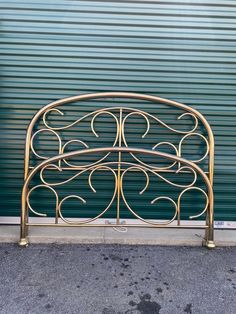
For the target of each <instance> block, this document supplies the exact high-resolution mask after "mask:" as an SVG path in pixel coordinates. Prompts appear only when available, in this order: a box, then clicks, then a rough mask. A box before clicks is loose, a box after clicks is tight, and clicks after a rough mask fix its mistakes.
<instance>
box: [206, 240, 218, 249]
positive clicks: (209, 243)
mask: <svg viewBox="0 0 236 314" xmlns="http://www.w3.org/2000/svg"><path fill="white" fill-rule="evenodd" d="M206 246H207V247H208V249H214V248H215V247H216V245H215V242H214V241H207V242H206Z"/></svg>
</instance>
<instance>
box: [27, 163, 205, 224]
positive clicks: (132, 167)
mask: <svg viewBox="0 0 236 314" xmlns="http://www.w3.org/2000/svg"><path fill="white" fill-rule="evenodd" d="M118 164H121V165H123V166H124V167H126V169H125V170H123V171H122V174H121V177H120V181H119V179H118V176H117V173H116V167H117V165H118ZM53 169H55V170H57V171H59V173H60V172H62V171H63V170H62V168H60V167H59V166H58V165H55V164H47V165H46V166H44V167H42V168H41V170H40V179H41V182H42V184H40V185H37V186H35V187H33V188H32V189H30V190H29V192H28V195H27V204H28V206H29V209H30V211H32V212H33V213H34V214H35V215H38V216H46V214H44V213H39V212H38V211H36V210H35V209H33V208H32V206H31V204H30V200H29V199H30V195H31V193H32V192H33V191H34V190H35V189H38V188H47V189H49V190H51V191H52V192H53V193H54V195H55V197H56V205H55V213H56V220H57V221H58V218H61V220H62V221H63V222H64V223H66V224H75V225H80V224H88V223H91V222H93V221H96V220H97V219H98V218H100V217H102V216H103V215H104V214H105V213H106V212H107V211H108V210H109V208H110V207H111V206H112V204H113V203H114V201H115V199H116V197H117V195H118V190H120V195H121V198H122V200H123V202H124V204H125V206H126V208H127V209H128V210H129V212H131V213H132V214H133V216H134V217H135V218H137V219H139V220H141V221H142V222H143V223H145V224H150V225H153V226H159V225H160V226H161V225H168V224H171V223H172V222H173V221H174V220H175V219H176V217H178V218H179V217H180V213H181V198H182V196H183V195H184V194H185V193H186V192H187V191H190V190H197V191H200V192H201V193H202V194H203V195H204V196H205V199H206V203H205V207H204V209H203V210H202V212H201V213H199V214H197V215H192V216H190V217H189V218H190V219H194V218H199V217H200V216H202V215H203V214H204V213H205V212H206V210H207V208H208V205H209V199H208V195H207V194H206V192H205V191H204V190H203V189H201V188H199V187H196V186H194V185H195V183H196V181H197V173H196V171H195V170H194V169H192V168H191V167H188V166H182V167H180V168H178V169H177V170H176V171H175V174H176V175H178V174H181V173H182V172H184V173H187V174H188V176H189V175H190V174H192V179H191V182H189V183H188V184H177V183H175V182H173V181H171V180H169V179H167V178H165V177H164V176H163V175H162V174H160V173H158V172H157V171H156V170H153V169H152V168H151V167H146V166H143V165H142V164H134V163H128V162H107V163H103V164H99V165H93V166H90V167H86V168H85V169H82V170H79V171H78V172H77V173H76V174H74V175H72V176H70V177H69V178H68V179H63V180H61V181H59V182H55V180H54V181H53V182H49V181H48V180H47V179H46V178H45V171H46V170H50V171H52V170H53ZM95 171H110V172H111V173H112V174H113V176H114V183H115V184H114V191H113V194H112V197H111V200H110V202H109V203H108V205H107V206H106V207H105V208H104V209H102V210H101V211H100V213H99V214H98V215H96V216H95V217H93V218H89V219H83V220H73V221H72V220H70V219H68V218H65V217H64V214H63V210H62V206H63V205H64V203H65V202H66V201H67V200H69V199H77V200H79V201H80V202H82V203H84V204H85V203H86V200H85V199H84V198H83V197H82V196H80V195H74V194H73V195H68V196H66V197H63V198H61V199H60V197H59V195H58V193H57V192H56V190H55V187H57V186H62V185H65V184H67V183H69V182H71V181H72V180H74V179H76V178H78V177H80V176H81V175H82V174H84V173H88V185H89V187H90V189H91V190H92V192H94V193H96V189H95V187H94V186H93V183H92V177H93V174H94V172H95ZM128 172H130V173H137V172H141V173H143V174H144V176H145V179H146V183H145V185H144V187H143V188H142V189H141V190H140V192H139V194H140V195H142V194H143V193H145V192H146V190H147V189H148V187H149V183H150V174H151V175H153V176H154V177H157V178H158V179H160V180H162V181H163V182H165V183H166V184H168V185H170V186H173V187H175V188H178V189H180V190H181V191H180V193H179V195H178V198H177V201H175V200H174V199H172V198H170V197H167V196H158V197H156V198H154V199H152V200H150V204H153V205H154V204H157V203H158V202H159V201H160V200H166V201H168V202H170V205H172V206H173V205H174V209H175V210H174V214H173V216H172V217H171V218H170V219H169V220H168V221H164V222H155V221H152V220H146V219H144V218H142V217H141V216H140V215H139V214H137V212H136V211H135V210H134V209H133V208H132V207H131V206H130V204H129V202H128V201H127V199H126V196H125V191H124V180H125V176H126V174H127V173H128ZM78 204H79V203H78Z"/></svg>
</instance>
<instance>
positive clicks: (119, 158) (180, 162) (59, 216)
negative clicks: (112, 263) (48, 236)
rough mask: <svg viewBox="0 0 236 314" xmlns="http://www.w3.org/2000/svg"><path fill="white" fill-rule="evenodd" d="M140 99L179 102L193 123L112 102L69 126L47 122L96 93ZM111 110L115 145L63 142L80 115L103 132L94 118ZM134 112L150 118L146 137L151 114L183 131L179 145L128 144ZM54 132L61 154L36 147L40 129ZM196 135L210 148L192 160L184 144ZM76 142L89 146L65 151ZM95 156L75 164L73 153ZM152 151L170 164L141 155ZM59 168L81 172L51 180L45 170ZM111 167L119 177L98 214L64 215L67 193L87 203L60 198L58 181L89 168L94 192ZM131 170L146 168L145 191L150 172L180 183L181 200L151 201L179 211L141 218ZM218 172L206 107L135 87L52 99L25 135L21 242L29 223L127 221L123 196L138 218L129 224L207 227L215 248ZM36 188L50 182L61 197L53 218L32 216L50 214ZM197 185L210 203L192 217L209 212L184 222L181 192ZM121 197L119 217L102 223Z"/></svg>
mask: <svg viewBox="0 0 236 314" xmlns="http://www.w3.org/2000/svg"><path fill="white" fill-rule="evenodd" d="M113 98H117V99H121V98H123V99H130V100H131V99H134V100H135V99H136V100H142V101H148V102H152V103H154V104H158V103H159V104H160V103H161V104H165V105H168V106H172V107H176V108H179V109H181V110H182V111H184V113H183V114H181V115H180V116H179V117H178V118H177V119H182V118H183V117H188V118H191V119H192V121H193V127H191V129H190V130H188V131H183V130H178V129H175V128H173V127H171V126H170V125H168V124H166V123H165V122H163V121H162V120H161V119H160V118H159V117H158V116H157V115H153V114H150V113H148V112H145V111H143V110H140V109H135V108H127V107H109V108H102V109H98V110H95V111H93V112H90V113H88V114H86V115H85V116H83V117H82V118H79V119H77V120H75V121H74V122H73V123H70V124H68V125H66V126H60V127H53V126H50V123H49V122H48V115H50V113H52V112H53V113H54V114H55V113H56V114H59V115H61V116H63V115H64V112H62V111H61V110H59V109H58V107H59V106H61V105H65V104H69V103H73V102H80V101H88V100H96V99H100V100H101V99H102V100H104V99H106V100H109V99H113ZM102 115H107V116H109V117H110V118H112V119H114V124H115V127H114V129H115V141H114V143H113V145H112V146H111V147H102V148H89V146H88V144H86V143H85V142H83V141H82V140H80V139H79V137H78V139H72V140H69V141H66V142H65V143H63V140H62V138H61V136H60V131H62V130H67V129H69V128H71V127H73V126H75V125H77V124H79V123H80V122H81V121H85V120H86V119H90V126H91V131H92V133H93V134H94V136H95V137H99V135H98V134H97V132H96V130H95V127H94V123H95V120H96V118H97V117H98V116H102ZM130 116H137V117H141V118H143V119H144V121H145V123H146V131H145V133H144V134H143V136H142V138H144V137H145V136H146V135H147V134H148V132H149V130H150V127H151V124H150V120H152V121H153V122H154V123H155V124H159V125H161V126H162V127H163V128H165V129H167V130H168V131H170V132H172V133H173V134H178V135H179V136H181V139H180V141H179V142H178V145H174V144H173V143H171V142H166V141H162V142H157V143H154V144H155V145H154V146H153V147H152V149H143V148H137V147H129V145H128V142H127V140H126V136H125V135H126V134H125V125H126V122H127V119H128V118H129V117H130ZM40 118H41V120H42V122H43V128H41V129H39V130H38V131H35V125H36V124H37V123H38V122H39V120H40ZM199 122H200V123H201V125H202V126H203V127H204V131H205V132H206V134H207V135H206V136H204V135H203V134H201V133H202V132H201V133H199V131H198V129H199ZM45 132H51V133H52V134H53V135H54V136H55V137H56V138H57V140H58V144H59V149H58V154H56V155H55V156H53V157H50V158H49V157H44V156H42V155H40V154H39V153H37V149H36V148H35V147H34V139H35V136H37V135H39V134H40V133H45ZM191 136H195V137H198V138H199V139H200V140H202V141H203V142H205V145H206V152H205V154H204V156H202V158H200V159H198V160H196V159H195V160H188V159H186V158H184V157H183V156H182V145H183V142H184V141H185V140H186V139H187V138H190V137H191ZM71 143H79V144H80V145H82V146H84V149H80V150H76V151H71V152H65V150H66V147H67V146H68V145H69V144H71ZM162 145H166V146H169V147H170V148H171V149H172V150H173V151H174V154H169V153H164V152H161V151H159V150H158V148H159V147H160V146H162ZM101 153H104V156H103V157H102V158H98V157H97V156H98V154H101ZM88 154H89V155H90V156H91V155H92V156H95V160H94V161H93V162H92V163H89V164H87V165H84V164H81V165H78V164H77V165H75V164H73V163H72V162H73V161H72V162H71V161H70V159H71V158H73V157H81V156H86V155H88ZM112 154H113V155H114V156H115V157H116V159H115V161H114V158H113V160H112V161H108V160H107V158H108V156H110V155H112ZM125 154H127V155H129V157H130V158H132V161H131V162H130V161H127V160H126V159H124V158H123V157H124V155H125ZM140 154H141V155H147V156H149V157H150V158H152V159H158V158H162V159H165V160H168V161H171V164H170V165H168V166H163V165H159V166H156V165H153V164H147V163H145V162H144V161H142V159H140V158H139V157H137V155H140ZM33 157H34V158H37V159H38V161H39V162H38V163H37V164H36V165H32V160H33ZM203 160H207V168H208V169H207V171H204V170H203V169H202V168H201V167H200V166H199V165H197V164H200V163H201V162H202V161H203ZM47 170H50V171H52V170H54V171H60V172H62V171H67V170H73V171H76V174H75V175H73V176H72V177H70V178H69V179H67V180H64V181H61V182H56V183H55V182H54V183H52V182H48V180H47V179H46V178H45V176H44V175H45V171H47ZM97 170H98V171H106V172H107V171H109V172H110V173H111V174H112V176H113V177H114V187H115V188H114V193H113V196H112V199H111V201H110V202H109V204H108V205H107V206H106V207H105V209H103V210H102V211H101V213H100V214H98V215H97V216H96V217H93V218H88V219H80V220H77V221H74V220H70V219H68V218H66V217H64V215H63V212H62V205H63V204H64V202H66V200H68V199H71V198H73V199H77V200H78V201H79V202H82V203H86V201H85V200H84V198H82V197H81V196H79V195H68V196H66V197H64V198H61V197H60V196H59V195H58V192H57V191H56V187H57V186H63V185H64V184H66V183H68V182H70V181H72V180H73V179H74V178H78V177H79V176H80V175H81V174H83V173H85V172H87V173H88V184H89V187H90V188H91V190H92V191H93V192H96V190H95V188H94V186H93V183H92V175H93V173H94V172H95V171H97ZM127 172H132V173H134V174H135V173H136V172H141V173H143V174H144V176H145V178H146V185H145V187H144V188H143V190H142V191H140V194H143V193H144V192H145V191H146V189H147V187H148V186H149V174H152V175H154V176H156V177H158V178H159V179H161V180H163V181H164V182H165V183H166V184H169V185H172V186H175V187H177V188H179V189H180V192H179V194H178V197H177V199H176V200H174V199H173V198H171V197H169V196H159V197H157V198H154V199H153V200H151V204H154V203H158V201H160V200H165V201H167V202H169V203H170V205H171V206H173V208H174V215H173V217H172V218H171V219H170V220H168V221H164V222H163V221H156V220H147V219H144V218H142V217H141V216H140V215H139V214H138V213H137V212H135V210H134V209H133V208H132V207H131V206H130V204H129V202H128V201H127V198H126V195H125V192H124V188H123V181H124V177H125V176H126V173H127ZM213 172H214V137H213V133H212V130H211V127H210V125H209V124H208V122H207V120H206V119H205V118H204V117H203V115H202V114H201V113H199V112H198V111H197V110H195V109H193V108H191V107H188V106H186V105H184V104H181V103H178V102H175V101H171V100H168V99H163V98H159V97H155V96H150V95H143V94H134V93H125V92H106V93H95V94H84V95H80V96H74V97H69V98H64V99H61V100H58V101H55V102H52V103H50V104H48V105H46V106H44V107H43V108H41V109H40V110H39V111H38V112H37V113H36V114H35V116H34V117H33V118H32V120H31V122H30V124H29V126H28V129H27V135H26V143H25V160H24V185H23V190H22V200H21V202H22V210H21V234H20V241H19V244H20V245H21V246H27V245H28V228H29V227H30V226H48V227H66V226H67V227H85V226H86V227H94V226H95V227H98V226H100V227H114V226H115V227H124V225H123V224H122V223H121V217H120V202H121V201H122V202H123V204H125V206H126V208H127V209H128V211H129V212H130V213H132V215H133V216H134V218H135V219H136V220H137V223H127V224H125V227H153V228H154V227H156V228H199V229H200V228H204V229H205V240H204V244H205V245H206V246H207V247H208V248H214V247H215V244H214V195H213ZM164 173H172V174H174V175H178V174H182V173H185V175H186V174H188V175H190V176H192V177H191V178H192V179H191V183H188V184H180V183H175V182H173V181H171V180H170V179H167V178H166V177H165V176H164ZM36 174H38V175H39V177H40V180H41V183H40V184H39V185H36V186H33V187H32V186H31V184H32V179H33V178H34V176H35V175H36ZM198 179H201V180H202V182H203V183H204V186H205V187H204V189H203V188H200V187H197V186H196V181H197V180H198ZM37 188H45V189H48V190H50V191H51V192H52V193H53V195H54V196H55V199H56V205H55V218H54V223H48V222H44V223H41V222H40V223H39V222H37V223H35V222H30V218H29V212H33V213H34V215H37V216H40V217H44V216H46V214H44V213H41V212H38V211H36V210H35V209H33V207H32V206H31V203H30V195H31V193H32V192H33V191H34V190H36V189H37ZM191 190H196V191H198V192H200V193H202V194H203V195H204V198H205V207H204V209H203V210H202V211H201V212H200V213H199V214H197V215H193V216H189V218H190V219H195V218H198V217H200V216H203V215H205V217H206V218H205V220H206V221H205V224H204V225H203V224H199V225H198V224H192V225H190V224H185V225H183V224H182V221H181V215H180V214H181V198H182V196H183V195H184V193H186V192H187V191H191ZM114 202H115V203H116V218H115V224H112V225H111V224H104V223H100V219H99V218H102V216H103V215H104V214H105V213H106V212H107V211H108V210H109V208H110V207H111V205H112V204H113V203H114Z"/></svg>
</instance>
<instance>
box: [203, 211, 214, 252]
mask: <svg viewBox="0 0 236 314" xmlns="http://www.w3.org/2000/svg"><path fill="white" fill-rule="evenodd" d="M206 223H207V225H208V228H207V229H206V235H205V240H204V243H203V244H204V245H205V246H206V247H207V248H208V249H214V248H215V246H216V245H215V242H214V219H213V210H212V211H211V210H210V212H208V213H207V218H206Z"/></svg>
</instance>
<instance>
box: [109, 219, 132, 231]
mask: <svg viewBox="0 0 236 314" xmlns="http://www.w3.org/2000/svg"><path fill="white" fill-rule="evenodd" d="M121 223H122V224H125V221H124V220H123V221H122V222H121ZM106 224H108V225H112V224H113V223H112V222H111V221H109V220H106ZM112 229H113V230H115V231H117V232H123V233H125V232H127V231H128V228H127V227H115V226H114V227H112Z"/></svg>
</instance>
